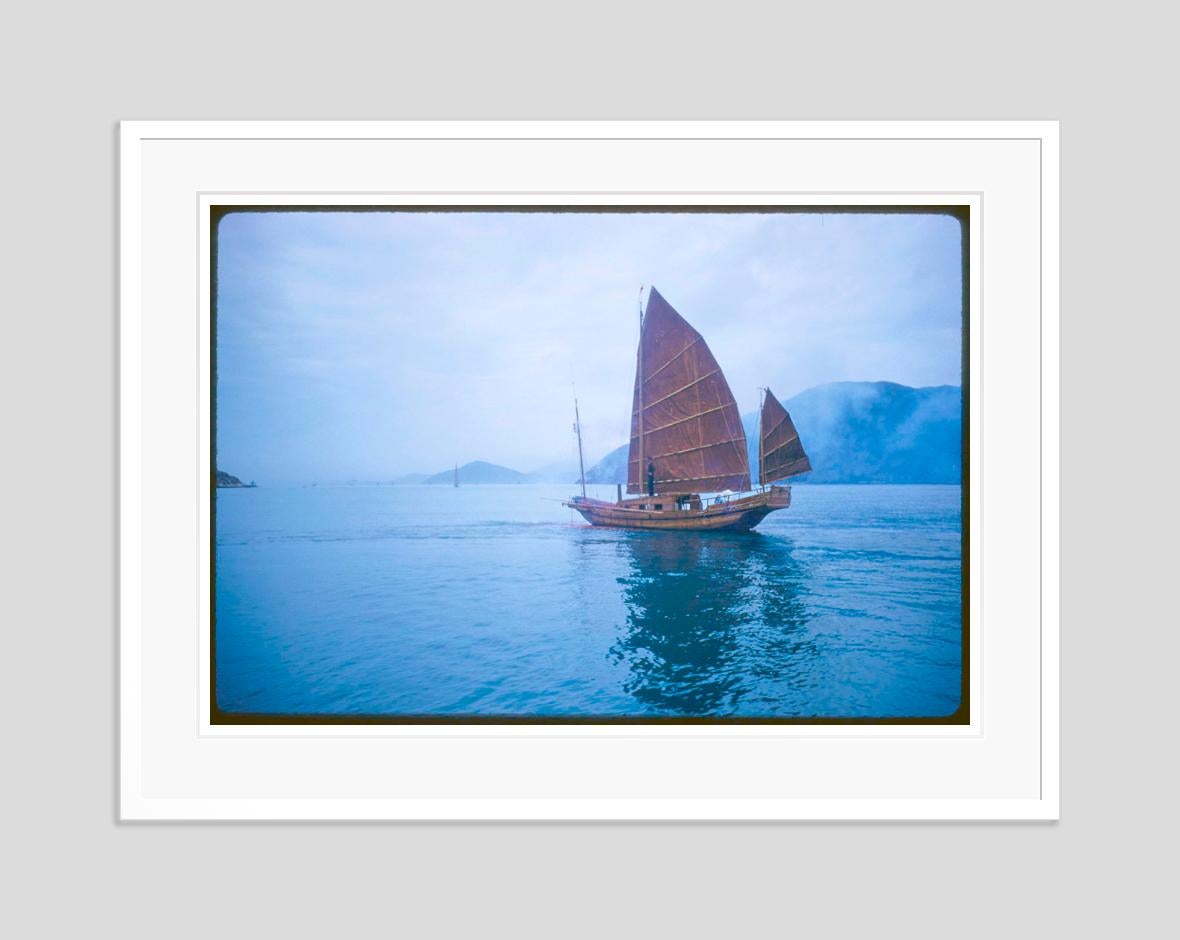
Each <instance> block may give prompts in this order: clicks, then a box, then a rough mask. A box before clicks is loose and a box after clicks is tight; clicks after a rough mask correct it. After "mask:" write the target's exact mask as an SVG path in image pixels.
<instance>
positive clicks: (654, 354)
mask: <svg viewBox="0 0 1180 940" xmlns="http://www.w3.org/2000/svg"><path fill="white" fill-rule="evenodd" d="M763 393H764V394H763V401H762V408H761V412H760V416H759V442H758V464H759V474H758V483H759V486H758V489H757V490H753V491H752V490H751V484H750V459H749V456H748V455H747V451H746V432H745V430H744V429H743V427H742V421H741V415H740V413H739V412H738V407H737V402H736V401H735V400H734V397H733V392H732V391H730V388H729V383H728V382H727V381H726V380H725V375H724V373H722V371H721V367H720V366H719V365H718V364H717V360H716V359H715V358H713V354H712V352H710V350H709V347H708V345H707V344H706V343H705V340H704V338H703V337H702V336H701V334H700V333H698V332H697V331H696V330H695V329H693V328H692V326H690V325H689V323H688V321H687V320H685V319H684V318H683V317H682V316H681V315H680V314H679V313H677V312H676V310H674V309H673V307H672V305H671V304H669V303H668V301H666V300H665V299H664V298H663V296H661V294H660V292H659V291H657V290H656V289H655V287H652V288H651V291H650V293H649V295H648V300H647V310H646V312H644V311H642V310H641V312H640V327H639V350H638V353H637V354H636V366H635V391H634V399H633V407H632V412H631V443H630V446H629V449H628V454H627V493H628V495H629V496H630V495H631V494H638V495H636V496H635V497H634V498H627V499H624V498H623V495H622V486H621V485H620V486H619V496H618V499H617V500H616V502H613V503H612V502H608V501H606V500H600V499H593V498H591V497H588V496H587V495H586V475H585V471H583V472H582V480H581V482H582V494H581V495H580V496H572V497H570V498H569V499H568V500H565V501H564V505H566V506H569V507H571V508H573V509H576V510H577V511H578V512H579V513H581V515H582V517H583V518H584V519H585V520H586V521H587V522H589V523H590V524H591V525H596V526H608V527H615V528H633V529H680V530H684V529H700V530H705V529H724V530H738V531H742V530H749V529H752V528H754V526H756V525H758V523H759V522H761V521H762V520H763V519H764V518H765V517H766V516H767V515H769V514H770V513H772V512H774V511H775V510H777V509H786V508H787V507H788V506H790V505H791V488H790V487H789V486H781V485H778V483H777V481H780V480H785V479H788V478H790V477H793V476H796V475H798V474H800V473H806V472H807V471H808V470H810V469H811V462H810V460H809V459H808V457H807V454H806V453H805V452H804V450H803V444H802V442H801V441H800V440H799V433H798V431H797V430H796V429H795V425H794V422H793V421H792V420H791V416H790V414H788V413H787V410H786V408H784V407H783V406H782V404H781V403H780V402H779V400H778V399H777V398H776V397H775V396H774V393H773V392H771V390H770V389H769V388H767V389H763ZM575 429H576V431H577V433H578V446H579V451H580V450H581V426H580V422H579V423H578V424H576V425H575ZM768 481H769V485H768ZM702 494H713V495H712V496H711V497H708V498H706V497H705V496H703V495H702Z"/></svg>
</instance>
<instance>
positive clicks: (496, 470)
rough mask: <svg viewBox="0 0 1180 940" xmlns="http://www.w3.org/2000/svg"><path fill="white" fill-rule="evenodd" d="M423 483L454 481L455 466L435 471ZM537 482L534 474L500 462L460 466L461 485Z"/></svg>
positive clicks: (474, 461) (480, 461)
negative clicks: (502, 464)
mask: <svg viewBox="0 0 1180 940" xmlns="http://www.w3.org/2000/svg"><path fill="white" fill-rule="evenodd" d="M422 482H423V483H432V484H433V483H454V482H455V471H454V468H452V469H450V470H443V471H442V472H441V473H435V474H433V475H432V476H428V477H426V479H424V480H423V481H422ZM535 482H537V481H536V480H535V479H534V478H533V476H532V474H529V473H521V472H520V471H519V470H513V469H511V468H509V467H501V466H499V465H498V464H494V463H487V462H486V461H483V460H473V461H472V462H471V463H465V464H463V466H461V467H460V468H459V485H460V486H462V485H463V484H464V483H535Z"/></svg>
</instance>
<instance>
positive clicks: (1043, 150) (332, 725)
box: [120, 122, 1059, 819]
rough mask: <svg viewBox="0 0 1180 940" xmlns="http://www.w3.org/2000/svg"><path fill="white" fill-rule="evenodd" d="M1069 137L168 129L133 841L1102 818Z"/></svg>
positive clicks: (772, 126) (131, 648)
mask: <svg viewBox="0 0 1180 940" xmlns="http://www.w3.org/2000/svg"><path fill="white" fill-rule="evenodd" d="M1057 146H1058V145H1057V127H1056V125H1055V124H1053V123H1044V122H1005V123H992V122H984V123H979V122H976V123H900V122H899V123H884V124H882V123H733V122H727V123H700V122H693V123H664V122H653V123H597V122H592V123H564V122H556V123H540V122H537V123H491V124H489V123H448V122H442V123H440V122H425V123H359V124H358V123H306V122H300V123H267V122H262V123H193V122H186V123H169V122H133V123H125V124H124V125H123V128H122V142H121V148H122V149H121V164H122V180H121V194H120V198H121V246H122V257H121V346H122V348H121V353H122V355H121V429H120V433H121V456H122V459H121V494H122V499H121V505H120V512H121V529H120V540H121V546H120V558H121V599H120V601H121V603H120V609H121V629H120V658H121V671H120V678H121V739H120V748H121V760H120V789H121V811H122V814H123V816H124V818H127V819H152V818H154V819H168V818H176V819H180V818H185V819H202V818H206V819H286V818H289V819H295V818H305V819H343V818H356V819H364V818H371V819H514V818H519V819H824V818H830V819H907V818H912V819H940V818H941V819H988V818H993V819H1055V818H1057V814H1058V789H1059V785H1058V678H1057V676H1058V629H1059V623H1058V606H1057V596H1058V590H1057V578H1058V574H1057V571H1058V543H1057V528H1058V526H1057V476H1058V426H1057V395H1058V392H1057V388H1058V367H1057V356H1058V291H1057V278H1058V275H1057V270H1058V268H1057V265H1058V260H1057V259H1058V255H1057V251H1058V224H1057V219H1058V202H1057V200H1058V180H1057V166H1058V155H1057V154H1058V150H1057Z"/></svg>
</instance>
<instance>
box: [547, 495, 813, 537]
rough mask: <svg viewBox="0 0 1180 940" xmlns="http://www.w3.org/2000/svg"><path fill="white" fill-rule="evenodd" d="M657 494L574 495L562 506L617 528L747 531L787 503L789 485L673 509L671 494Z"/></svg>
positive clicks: (601, 523)
mask: <svg viewBox="0 0 1180 940" xmlns="http://www.w3.org/2000/svg"><path fill="white" fill-rule="evenodd" d="M664 499H666V500H668V502H669V503H670V504H671V505H668V506H667V507H666V508H660V509H655V508H652V507H654V506H655V505H660V506H661V507H664V506H665V503H664V502H663V501H662V500H661V497H658V496H656V497H649V498H640V499H634V500H626V501H624V502H621V503H608V502H606V501H605V500H601V499H589V498H587V497H585V496H574V497H572V498H571V499H568V500H566V501H565V503H564V505H566V506H569V507H570V508H571V509H576V510H577V511H578V512H579V513H581V515H582V518H583V519H585V520H586V521H587V522H589V523H590V524H591V525H596V526H606V527H608V528H617V529H662V530H669V531H683V530H699V531H710V530H712V531H731V532H732V531H738V532H741V531H749V530H750V529H752V528H754V526H756V525H758V523H759V522H761V521H762V520H763V519H765V518H766V517H767V516H768V515H769V514H770V513H772V512H774V511H775V510H776V509H786V508H787V507H788V506H790V505H791V488H790V487H789V486H772V487H770V488H769V489H766V490H763V491H762V492H759V493H753V494H751V495H749V496H742V497H738V498H736V499H728V500H721V501H719V502H713V503H705V504H703V505H702V506H701V507H700V508H699V509H677V508H675V504H674V501H673V500H674V498H673V497H664Z"/></svg>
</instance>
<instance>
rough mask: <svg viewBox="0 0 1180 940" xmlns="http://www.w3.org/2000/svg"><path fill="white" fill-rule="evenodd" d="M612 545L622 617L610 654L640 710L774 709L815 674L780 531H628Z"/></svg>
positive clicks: (787, 545)
mask: <svg viewBox="0 0 1180 940" xmlns="http://www.w3.org/2000/svg"><path fill="white" fill-rule="evenodd" d="M619 546H620V552H621V553H622V555H623V559H624V561H625V563H626V564H627V566H628V568H629V572H628V573H627V574H626V575H624V576H623V577H621V578H619V583H620V586H621V588H622V595H623V601H624V603H625V605H626V608H627V620H626V624H625V626H624V627H623V628H622V630H621V631H620V636H619V638H618V640H617V641H616V643H615V644H614V645H613V646H612V647H611V650H610V654H609V655H610V656H611V657H612V658H613V659H614V660H615V661H616V662H617V663H620V664H625V665H626V666H627V667H628V677H627V679H626V680H625V688H626V691H627V692H629V693H630V694H631V695H633V696H634V697H635V699H636V700H637V701H638V702H639V703H640V704H641V705H642V706H643V710H644V711H646V712H654V713H661V714H671V715H679V716H701V717H709V716H723V715H735V714H741V715H746V716H756V715H759V714H764V715H782V714H783V713H784V712H783V707H784V705H785V704H787V703H788V702H789V700H791V699H797V697H798V696H799V693H800V692H801V691H803V688H804V687H806V686H808V685H810V684H811V682H812V681H813V680H814V676H812V675H811V673H812V672H813V670H814V664H815V662H816V660H817V656H816V649H815V644H814V641H813V640H812V638H811V636H810V635H809V632H808V631H807V629H806V622H807V610H806V606H805V604H804V601H803V599H802V587H801V586H802V583H803V575H804V572H803V570H802V567H801V566H800V564H799V563H798V562H797V561H796V559H795V558H794V557H792V545H791V541H790V540H789V539H785V538H781V537H777V536H767V535H761V534H758V533H741V534H727V533H724V532H708V533H700V532H687V533H678V532H660V533H648V532H627V533H624V534H623V535H622V537H621V538H620V541H619ZM792 693H793V694H792ZM788 707H789V706H788Z"/></svg>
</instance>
